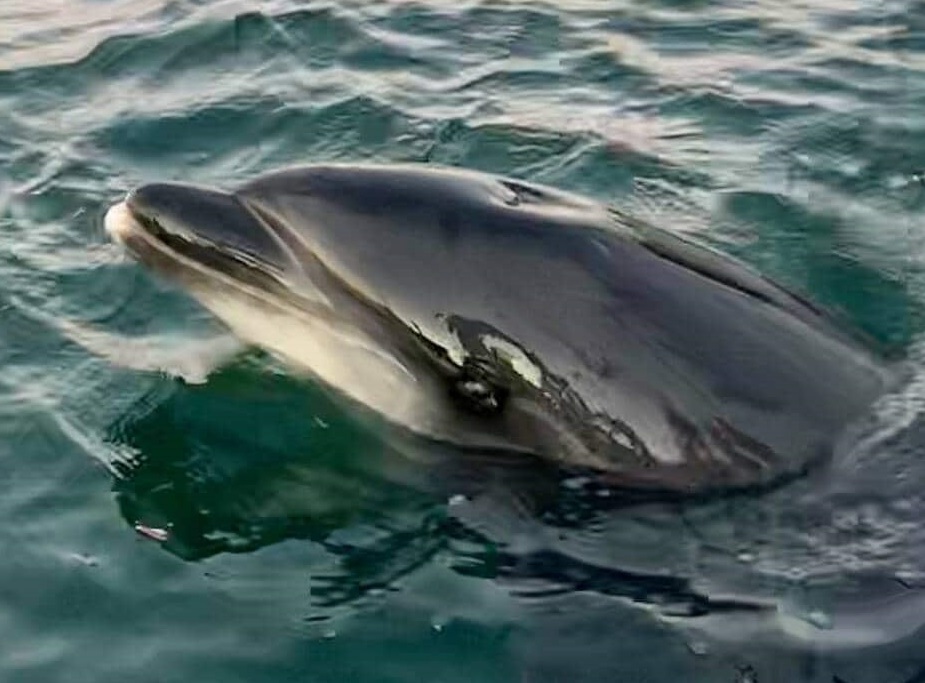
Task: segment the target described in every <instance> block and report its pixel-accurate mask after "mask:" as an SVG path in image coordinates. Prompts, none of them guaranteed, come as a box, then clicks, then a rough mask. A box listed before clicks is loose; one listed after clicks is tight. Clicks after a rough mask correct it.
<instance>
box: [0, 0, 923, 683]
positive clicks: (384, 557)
mask: <svg viewBox="0 0 925 683" xmlns="http://www.w3.org/2000/svg"><path fill="white" fill-rule="evenodd" d="M923 30H925V6H922V5H921V4H920V3H916V2H912V1H911V0H897V1H895V2H894V1H892V0H877V1H874V2H862V1H860V0H859V1H856V2H848V1H834V0H813V1H812V2H793V1H789V0H788V1H785V2H783V3H781V2H771V1H770V0H758V1H751V2H740V1H733V0H729V1H728V2H714V3H705V2H687V1H669V0H664V1H663V2H655V1H652V2H604V1H602V0H571V1H569V2H565V1H559V2H555V3H553V2H547V3H543V2H503V1H500V0H496V1H491V2H472V1H469V0H462V1H459V2H444V1H438V0H421V1H419V2H404V1H403V2H384V1H368V2H359V1H351V2H337V3H314V2H309V3H297V2H293V1H291V0H273V1H270V2H265V3H260V4H259V5H258V4H255V3H244V2H233V1H213V2H206V1H193V0H176V1H173V2H163V1H158V2H153V1H148V0H145V1H144V2H141V1H139V0H112V1H104V0H73V1H71V2H67V3H63V2H49V3H45V4H44V5H42V6H41V7H39V8H38V9H36V8H29V7H28V6H27V5H25V4H23V3H20V2H15V1H11V0H6V1H4V0H0V132H2V135H0V363H2V369H3V372H2V373H0V433H2V438H0V473H2V481H4V482H5V484H6V485H5V487H4V490H3V493H2V495H0V547H2V548H3V550H4V553H5V558H4V561H3V562H0V680H3V681H10V682H19V681H23V682H28V683H44V682H46V681H48V682H52V681H67V682H68V683H72V682H75V683H79V682H81V681H87V682H90V681H92V682H93V683H103V682H106V681H125V680H131V681H152V682H154V681H157V682H158V683H161V682H164V681H184V682H185V681H191V680H197V681H223V682H232V681H248V682H249V683H253V682H262V681H273V682H277V681H283V680H285V681H289V680H299V681H301V680H304V681H312V682H316V681H318V682H321V681H345V680H350V681H360V682H367V681H369V682H372V681H376V682H378V681H396V682H399V681H417V680H430V681H441V682H442V681H486V682H488V681H499V682H508V681H531V682H534V681H536V682H546V681H570V682H571V681H589V682H591V681H593V682H597V681H633V682H638V681H653V682H660V681H677V680H684V681H710V682H712V681H740V682H743V683H744V682H745V681H755V680H757V681H761V682H762V683H765V682H767V681H782V682H794V683H795V682H809V681H812V682H816V681H819V682H825V683H834V682H836V681H844V682H845V683H911V681H921V680H923V679H925V654H923V653H925V630H922V629H920V628H919V627H920V625H921V624H922V623H923V622H925V594H923V593H922V588H923V587H925V570H923V568H925V532H923V527H922V523H921V520H922V519H923V513H925V500H923V493H922V487H921V482H922V481H923V475H925V463H923V461H922V451H923V444H925V426H923V419H925V417H923V411H925V398H923V396H925V393H923V389H922V386H923V381H925V380H923V378H925V374H923V373H925V356H923V354H922V348H923V347H922V341H921V339H922V335H923V332H925V320H923V316H922V311H923V306H925V287H923V285H925V273H923V259H925V225H923V221H922V218H921V216H922V208H923V205H925V179H923V174H925V162H923V159H925V118H923V116H922V111H925V33H923ZM325 160H339V161H360V160H376V161H426V162H431V163H440V164H450V165H458V166H465V167H470V168H476V169H482V170H486V171H492V172H498V173H504V174H510V175H513V176H517V177H521V178H526V179H530V180H534V181H539V182H543V183H549V184H552V185H555V186H558V187H562V188H565V189H570V190H575V191H578V192H581V193H584V194H586V195H589V196H592V197H595V198H597V199H599V200H601V201H603V202H608V203H613V204H615V205H618V206H620V207H621V208H623V209H624V210H626V211H629V212H631V213H633V214H635V215H637V216H639V217H642V218H645V219H647V220H650V221H653V222H655V223H658V224H659V225H663V226H666V227H670V228H672V229H675V230H679V231H682V232H684V233H687V234H690V235H692V236H694V237H696V238H698V239H702V240H705V241H707V242H708V243H710V244H713V245H715V246H718V247H720V248H722V249H725V250H726V251H729V252H731V253H733V254H736V255H738V256H740V257H741V258H743V259H744V260H746V261H748V262H749V263H752V264H754V265H756V266H758V267H760V268H761V269H763V270H764V271H765V272H767V273H769V274H771V275H773V276H774V277H776V278H777V279H779V280H780V281H782V282H784V283H786V284H787V285H789V286H791V287H793V288H795V289H797V290H799V291H802V292H805V293H808V294H810V295H811V296H812V297H813V298H814V299H815V300H817V301H819V302H821V303H823V304H824V305H826V306H828V307H830V308H832V309H833V310H835V311H837V312H838V313H839V314H840V315H842V316H843V317H844V318H845V320H846V321H847V322H849V323H850V324H852V325H855V326H857V327H859V328H861V329H862V330H864V331H865V332H867V333H868V334H869V335H870V336H871V337H872V338H873V339H874V340H875V341H876V343H878V344H879V345H880V346H881V347H882V349H883V351H884V353H886V354H888V355H890V356H892V357H894V358H896V359H907V360H908V361H909V364H910V367H911V379H910V380H909V381H908V382H907V383H906V384H905V385H904V386H903V387H902V388H901V389H900V390H899V391H898V392H897V393H896V394H894V395H892V396H890V397H887V399H885V400H884V401H883V402H882V404H881V405H879V406H878V407H877V410H876V412H875V413H874V414H873V415H872V418H871V423H870V425H867V426H865V428H864V437H863V438H862V439H861V440H860V443H856V444H855V445H854V446H852V447H851V448H850V449H846V451H845V452H843V453H841V454H840V455H839V457H838V458H837V459H836V462H834V463H833V464H832V465H831V466H830V467H828V468H826V470H825V471H821V472H817V473H814V474H813V475H812V476H810V477H808V478H806V479H803V480H801V481H797V482H792V483H790V484H788V485H787V486H784V487H781V488H780V489H778V490H775V491H772V492H768V493H766V494H763V495H760V496H758V495H750V496H737V497H732V498H725V499H721V500H714V501H708V502H699V503H696V504H694V503H691V504H686V505H682V504H677V503H674V504H657V503H646V504H639V503H634V504H629V503H628V501H624V500H614V499H613V497H612V494H611V493H610V492H608V491H602V490H597V489H595V487H594V486H593V485H591V484H589V482H585V481H581V480H565V481H560V480H557V479H556V478H555V477H552V478H550V477H549V476H547V475H548V472H546V471H545V470H544V468H542V467H541V466H539V465H535V466H529V465H527V466H524V467H521V468H510V467H502V466H500V465H499V464H498V463H496V462H492V461H491V460H490V459H485V460H483V461H478V460H476V461H470V460H464V461H454V460H453V459H452V458H448V457H445V456H446V454H438V455H437V456H435V458H434V459H430V460H427V461H416V460H415V459H414V458H409V457H408V454H407V453H401V452H396V451H395V450H394V449H393V448H390V447H389V445H387V444H385V443H383V442H382V441H381V440H380V439H379V438H378V437H377V436H376V434H373V433H371V432H370V431H369V430H368V429H366V428H364V426H363V425H362V424H361V423H360V422H358V421H357V420H356V419H355V417H354V416H351V415H350V414H347V413H345V412H344V411H343V410H342V409H341V408H340V407H339V406H338V404H337V403H336V402H335V401H332V400H331V397H330V396H328V395H327V394H326V393H325V391H324V390H323V389H322V388H320V387H318V386H315V385H313V384H312V383H311V382H309V381H307V380H305V379H304V378H300V377H297V376H295V375H293V374H292V373H291V372H290V371H289V370H287V369H286V368H284V367H282V366H280V365H279V364H278V363H277V362H276V361H275V360H273V359H271V358H267V357H265V356H264V355H262V354H260V353H259V352H256V351H254V350H250V349H245V348H242V347H241V346H240V345H239V344H238V343H237V342H236V341H235V340H234V339H232V338H231V337H229V336H228V334H227V333H226V332H225V331H224V330H223V329H222V328H221V327H220V326H219V325H218V324H217V323H216V322H215V321H213V320H212V319H211V318H210V317H209V316H208V315H207V314H206V313H204V312H203V311H202V310H201V309H199V308H198V307H197V306H196V305H195V304H193V303H192V302H191V301H190V300H189V299H188V298H187V297H185V296H184V295H183V294H182V293H181V292H179V291H177V290H175V289H174V288H172V287H170V286H168V285H166V284H165V283H162V282H160V281H158V280H156V279H154V278H152V277H151V276H150V275H148V274H147V273H145V272H143V271H142V270H141V269H140V268H139V267H138V266H137V265H135V264H133V263H132V262H130V261H128V260H126V259H125V258H124V257H123V256H122V255H121V254H120V252H119V250H118V249H116V248H114V247H112V246H111V245H110V244H109V243H108V241H107V240H106V238H105V236H104V234H103V231H102V225H101V217H102V215H103V212H104V211H105V208H106V207H107V205H108V204H110V203H111V202H113V201H115V200H118V199H119V198H120V197H121V196H122V195H123V194H124V193H125V191H126V190H127V189H129V188H130V187H132V186H134V185H136V184H138V183H140V182H143V181H146V180H153V179H165V178H172V179H182V180H189V181H195V182H199V183H214V184H218V185H227V186H231V185H234V184H237V183H240V182H243V181H245V180H247V179H249V178H251V177H253V176H254V175H256V174H258V173H260V172H262V171H265V170H268V169H271V168H276V167H278V166H280V165H285V164H292V163H301V162H311V161H325ZM422 267H423V266H422Z"/></svg>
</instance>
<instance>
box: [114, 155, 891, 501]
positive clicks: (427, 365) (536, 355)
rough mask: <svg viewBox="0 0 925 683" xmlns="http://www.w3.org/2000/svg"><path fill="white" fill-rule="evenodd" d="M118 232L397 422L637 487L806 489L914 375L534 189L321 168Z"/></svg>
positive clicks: (124, 220)
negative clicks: (797, 480) (812, 475)
mask: <svg viewBox="0 0 925 683" xmlns="http://www.w3.org/2000/svg"><path fill="white" fill-rule="evenodd" d="M104 223H105V227H106V230H107V232H108V233H109V234H110V235H111V237H112V238H113V239H114V240H115V241H117V242H119V243H121V244H122V245H124V246H125V248H126V249H127V251H128V252H129V253H130V254H131V255H132V256H133V257H134V258H135V259H136V260H138V261H139V262H141V263H142V264H144V265H145V266H147V267H148V268H150V269H151V270H152V271H154V272H155V273H157V274H159V275H160V276H162V277H165V278H166V279H168V280H169V281H172V282H175V283H177V284H178V285H180V286H181V287H182V288H184V289H185V290H186V291H187V292H188V293H189V294H190V295H191V296H193V297H194V298H195V299H197V300H198V301H199V302H200V303H201V304H202V305H204V306H205V307H206V308H207V309H209V310H210V311H212V312H213V313H214V314H215V315H216V316H217V317H218V318H219V319H220V320H222V321H223V322H224V323H225V324H226V325H227V326H228V327H229V328H230V329H231V330H232V331H233V332H234V333H235V334H237V335H238V336H239V337H241V338H242V339H243V340H244V341H246V342H247V343H250V344H254V345H257V346H259V347H262V348H264V349H266V350H268V351H270V352H271V353H273V354H276V355H278V356H281V357H282V358H284V359H286V360H287V361H289V362H290V363H291V364H292V365H294V366H295V367H298V368H301V369H303V370H305V371H307V372H308V373H309V374H310V375H311V376H313V377H314V378H316V379H317V380H318V381H320V383H321V384H322V385H323V386H326V387H328V388H330V389H331V390H332V391H333V392H334V393H335V394H336V395H338V396H340V397H342V398H344V399H346V400H347V401H348V402H349V403H350V404H351V405H354V406H356V407H358V408H361V409H363V410H365V411H366V412H367V413H369V414H370V415H374V416H377V417H378V418H381V419H383V420H384V423H385V424H388V425H393V426H396V427H398V428H399V429H400V430H401V431H403V432H406V433H409V434H412V435H415V437H416V438H417V437H423V438H424V439H425V440H431V441H434V442H440V443H443V444H450V445H452V446H453V447H459V448H463V449H473V448H474V449H491V450H495V449H497V450H498V451H501V452H507V451H509V452H512V453H518V452H519V453H529V454H530V455H531V457H533V456H537V455H538V456H540V457H541V458H544V459H548V460H550V461H554V462H557V463H561V464H563V465H565V466H568V467H574V468H578V469H580V470H581V471H589V472H593V473H595V474H596V475H599V476H601V477H603V478H604V479H605V480H606V481H608V482H611V483H612V484H614V485H616V486H619V487H626V488H627V489H632V490H645V491H664V492H681V493H691V492H702V491H705V490H712V489H727V488H730V487H731V488H736V487H752V486H764V485H768V484H770V483H773V482H776V481H780V480H781V478H782V477H784V476H787V475H789V476H794V475H797V474H800V473H802V472H804V471H806V469H807V468H808V467H810V466H811V465H813V464H814V463H817V462H820V461H821V460H823V459H824V458H826V457H827V456H829V455H831V454H832V453H833V452H834V449H835V448H836V445H837V444H838V443H839V441H840V439H841V438H843V435H844V434H845V432H846V430H847V428H848V426H849V425H851V424H852V423H854V422H855V421H857V420H858V419H859V418H860V417H861V416H863V415H865V413H867V412H868V410H869V408H870V406H871V405H872V403H873V402H874V401H875V400H876V399H877V397H879V396H881V395H882V394H883V393H884V392H885V391H887V389H888V388H889V387H890V386H891V384H892V383H893V381H894V379H895V378H894V373H893V371H892V368H890V367H888V366H887V364H886V363H885V362H884V361H883V360H882V359H881V358H880V357H879V356H878V355H877V353H876V352H874V351H873V350H872V348H871V346H870V345H869V344H867V343H866V342H865V341H864V340H863V339H862V338H861V337H860V335H858V334H855V333H854V332H852V331H850V330H848V329H847V328H845V327H844V326H842V325H841V324H839V323H837V322H836V321H835V320H834V319H833V318H832V317H831V316H829V315H827V314H826V313H825V312H824V311H822V310H820V308H818V307H817V306H815V305H813V304H812V303H810V302H809V301H807V300H805V299H804V298H802V297H800V296H798V295H796V294H794V293H791V292H790V291H788V290H786V289H785V288H783V287H781V286H779V285H777V284H775V283H774V282H772V281H770V280H769V279H767V278H766V277H764V276H762V275H761V274H759V273H757V272H755V271H754V270H752V269H750V268H749V267H747V266H746V265H744V264H742V263H740V262H738V261H736V260H734V259H733V258H731V257H728V256H726V255H724V254H722V253H720V252H717V251H715V250H713V249H711V248H709V247H707V246H705V245H701V244H699V243H697V242H694V241H692V240H689V239H686V238H682V237H680V236H678V235H675V234H673V233H671V232H669V231H667V230H663V229H660V228H657V227H655V226H653V225H649V224H646V223H644V222H642V221H639V220H636V219H634V218H633V217H631V216H629V215H627V214H625V213H623V212H621V211H619V210H618V209H616V208H613V207H608V206H606V205H604V204H601V203H598V202H595V201H592V200H590V199H586V198H584V197H581V196H577V195H574V194H571V193H567V192H564V191H560V190H557V189H553V188H550V187H545V186H541V185H538V184H533V183H529V182H525V181H523V180H518V179H514V178H507V177H499V176H494V175H489V174H485V173H480V172H475V171H470V170H462V169H453V168H444V167H435V166H429V165H415V164H406V165H376V164H324V165H309V166H302V167H295V168H287V169H282V170H278V171H275V172H271V173H269V174H266V175H263V176H260V177H257V178H256V179H253V180H252V181H250V182H247V183H246V184H244V185H242V186H240V187H238V188H237V189H235V190H233V191H223V190H218V189H212V188H205V187H199V186H195V185H188V184H181V183H151V184H146V185H142V186H141V187H138V188H137V189H135V190H133V191H131V192H130V193H129V194H128V195H127V197H126V198H125V199H124V201H121V202H119V203H117V204H115V205H114V206H112V207H111V208H110V209H109V210H108V212H107V214H106V217H105V221H104Z"/></svg>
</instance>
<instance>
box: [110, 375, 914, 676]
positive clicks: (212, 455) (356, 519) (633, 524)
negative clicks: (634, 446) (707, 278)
mask: <svg viewBox="0 0 925 683" xmlns="http://www.w3.org/2000/svg"><path fill="white" fill-rule="evenodd" d="M141 405H142V404H139V406H141ZM907 431H908V430H907ZM918 433H919V434H923V433H925V430H923V429H922V428H921V426H920V427H919V432H918ZM109 438H110V440H111V441H112V442H114V443H116V444H118V445H119V446H120V447H128V448H127V449H128V450H129V451H131V452H132V453H133V456H132V457H131V458H127V459H125V460H122V461H120V462H117V463H115V464H114V469H115V470H116V471H117V476H116V478H115V482H114V490H115V493H116V500H117V501H118V505H119V509H120V512H121V514H122V516H123V517H124V519H125V521H126V522H127V523H128V524H129V525H131V526H132V527H134V528H136V529H138V530H141V531H142V533H145V534H146V535H149V536H157V537H158V540H159V541H160V542H161V545H162V546H163V548H164V549H165V550H167V551H168V552H170V553H173V554H174V555H176V556H178V557H180V558H182V559H184V560H187V561H198V560H202V559H205V558H208V557H211V556H213V555H216V554H219V553H229V552H231V553H243V552H251V551H255V550H257V549H259V548H261V547H264V546H268V545H271V544H275V543H279V542H281V541H284V540H287V539H307V540H310V541H312V542H315V543H317V544H320V545H321V546H322V547H323V548H324V549H325V550H326V551H327V552H328V553H330V554H331V555H333V556H334V557H336V558H337V561H338V566H339V570H338V571H337V572H335V573H333V574H329V575H326V576H323V577H313V580H312V602H313V604H314V606H315V607H317V608H318V609H319V610H321V614H323V613H324V611H325V610H328V609H337V608H342V607H344V606H347V607H349V606H351V605H359V603H360V601H361V600H363V599H365V598H366V597H367V596H369V595H372V594H374V593H376V592H381V591H388V590H393V589H395V585H396V583H397V581H398V580H399V579H400V578H401V577H404V576H407V575H409V574H411V573H413V572H414V571H416V570H417V569H419V568H420V567H422V566H424V565H427V564H428V563H429V562H432V561H433V560H434V558H435V557H437V556H438V555H441V556H443V557H449V558H450V566H451V568H452V569H453V570H454V571H455V572H457V573H459V574H461V575H466V576H470V577H480V578H481V579H484V580H486V581H492V582H495V583H497V584H499V585H501V586H503V587H504V588H505V589H507V590H508V591H509V593H510V594H511V595H512V596H514V597H515V599H516V600H518V601H520V603H521V604H522V605H523V606H524V612H523V613H524V617H523V623H520V624H518V631H517V633H518V635H517V636H516V637H514V638H513V640H512V644H511V648H512V652H514V653H516V657H517V660H518V661H519V666H520V668H521V670H522V671H523V676H522V678H523V680H530V681H557V680H563V681H565V680H568V681H585V680H587V681H599V680H704V681H714V680H716V681H726V680H728V681H734V680H735V681H741V682H742V683H745V682H746V681H762V682H765V681H825V682H826V683H834V682H835V681H844V682H845V683H866V682H870V683H894V682H895V683H907V682H908V683H911V682H912V681H922V680H925V647H923V644H925V630H923V629H922V628H921V626H922V624H923V623H925V590H922V589H920V588H918V587H917V585H916V583H915V582H914V581H912V582H910V581H905V580H902V579H901V578H897V576H895V575H893V574H891V573H890V572H889V571H888V568H886V567H884V568H883V569H882V571H880V570H876V571H873V570H871V569H870V568H869V567H868V568H863V569H862V570H859V571H856V570H855V569H854V568H852V567H848V566H845V567H838V566H837V563H836V564H835V565H831V566H830V565H826V567H827V569H819V568H818V566H813V564H812V562H811V561H810V560H812V556H807V557H805V558H803V559H804V560H806V562H807V570H806V572H804V573H803V575H802V576H801V578H799V579H795V578H793V575H791V576H789V577H783V576H778V577H775V576H774V575H773V574H772V573H768V572H759V571H757V570H756V568H755V567H754V566H753V564H752V563H750V562H747V561H743V559H742V557H737V556H736V551H735V549H734V546H735V544H736V543H739V544H741V545H743V546H747V547H758V548H763V549H764V552H765V553H770V554H771V556H773V554H774V552H776V551H778V552H779V553H780V554H781V555H782V556H784V557H785V558H786V557H793V558H795V559H794V560H793V561H795V562H799V561H800V560H801V556H800V555H799V553H794V551H793V548H791V547H789V545H788V542H789V539H791V538H799V537H800V535H801V534H803V533H804V532H805V529H806V528H811V527H812V526H813V525H817V524H825V523H826V520H827V519H831V518H832V515H834V514H835V513H836V512H837V511H836V510H834V508H835V507H837V506H838V505H840V501H842V500H845V499H849V498H851V496H852V495H855V494H856V493H858V492H857V491H855V490H854V489H853V488H852V487H853V486H854V485H853V484H851V483H850V481H853V480H856V481H859V482H866V483H865V484H864V486H865V487H868V488H869V487H870V486H872V477H871V476H870V473H869V472H867V471H865V469H864V467H857V466H855V467H853V468H852V467H851V466H845V465H844V463H842V465H841V470H842V475H844V473H845V472H849V474H848V476H847V477H845V476H842V478H841V479H839V480H838V482H839V483H833V477H834V474H833V471H835V472H837V471H838V470H839V466H838V464H837V463H836V465H835V466H833V467H830V468H827V471H820V472H815V473H812V474H810V475H809V476H808V477H805V478H804V479H801V480H799V481H794V482H789V483H786V484H784V485H783V486H781V487H778V488H776V489H773V490H770V491H764V492H744V493H739V494H736V495H732V496H722V497H717V498H715V499H710V500H698V501H682V500H677V499H675V500H658V499H648V500H647V499H640V498H638V497H631V496H627V495H626V494H625V492H621V491H617V490H613V489H609V488H607V487H605V486H602V485H600V484H599V483H598V482H595V481H594V479H593V478H590V477H587V476H584V475H581V474H576V473H574V472H564V471H562V470H561V469H559V468H556V467H554V466H552V465H550V464H548V463H543V462H538V461H534V460H531V459H529V458H525V457H517V458H514V457H512V456H510V455H499V454H487V453H481V454H479V453H460V452H458V451H451V450H448V449H441V448H438V447H436V446H433V445H430V446H427V447H423V446H421V445H420V444H410V445H409V444H408V443H395V442H392V441H388V440H385V439H383V438H382V435H381V434H376V433H375V431H374V430H371V429H369V428H368V425H366V426H364V425H361V424H359V423H357V422H356V421H355V420H352V419H350V418H349V417H348V416H347V414H346V413H345V412H344V411H343V410H342V409H341V408H340V407H339V406H338V405H337V404H336V402H334V401H332V400H331V399H330V398H329V397H328V396H326V394H325V393H324V392H322V391H321V390H319V389H318V388H317V387H315V386H313V385H311V384H309V383H307V382H302V381H298V380H296V379H293V378H291V377H287V376H286V375H283V374H278V373H275V372H272V371H269V370H268V368H267V367H266V366H265V365H263V364H261V362H260V361H259V359H254V358H246V359H244V360H243V361H241V362H238V363H236V364H234V365H232V366H231V367H228V368H226V369H224V370H222V371H221V372H219V373H217V374H216V375H214V376H213V377H212V378H211V379H210V381H209V383H208V384H206V385H186V384H182V383H179V382H178V383H177V385H176V387H175V390H174V391H173V392H172V393H171V394H170V395H169V397H168V398H167V399H166V400H162V401H160V402H156V403H155V404H154V405H148V406H146V407H144V408H141V407H140V408H139V410H137V411H134V412H130V413H129V414H127V415H126V416H125V417H124V418H123V419H122V420H121V421H120V422H119V423H118V424H116V425H114V426H113V427H112V428H111V430H110V434H109ZM870 466H871V467H877V465H876V463H874V464H872V465H870ZM881 469H882V468H881ZM884 476H885V477H886V479H884V481H889V480H890V478H889V477H888V476H887V475H884ZM845 480H848V481H849V483H848V484H847V485H846V484H845V483H844V481H845ZM877 485H878V486H879V484H877ZM858 495H860V494H858ZM881 495H884V496H888V495H889V493H888V492H883V491H881ZM781 509H785V510H786V513H785V514H778V513H777V512H776V511H778V510H781ZM359 528H364V529H374V530H375V533H374V534H369V533H351V530H355V529H359ZM730 538H732V539H733V541H734V542H733V543H730V542H729V539H730ZM781 539H783V540H781ZM775 544H777V546H779V547H777V546H775ZM787 553H790V555H789V556H788V555H787ZM310 571H311V570H310V569H308V568H307V569H306V572H310ZM320 618H323V616H322V617H320ZM653 647H655V648H656V649H657V650H658V652H657V653H654V652H653V650H652V648H653ZM656 655H657V656H656Z"/></svg>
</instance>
